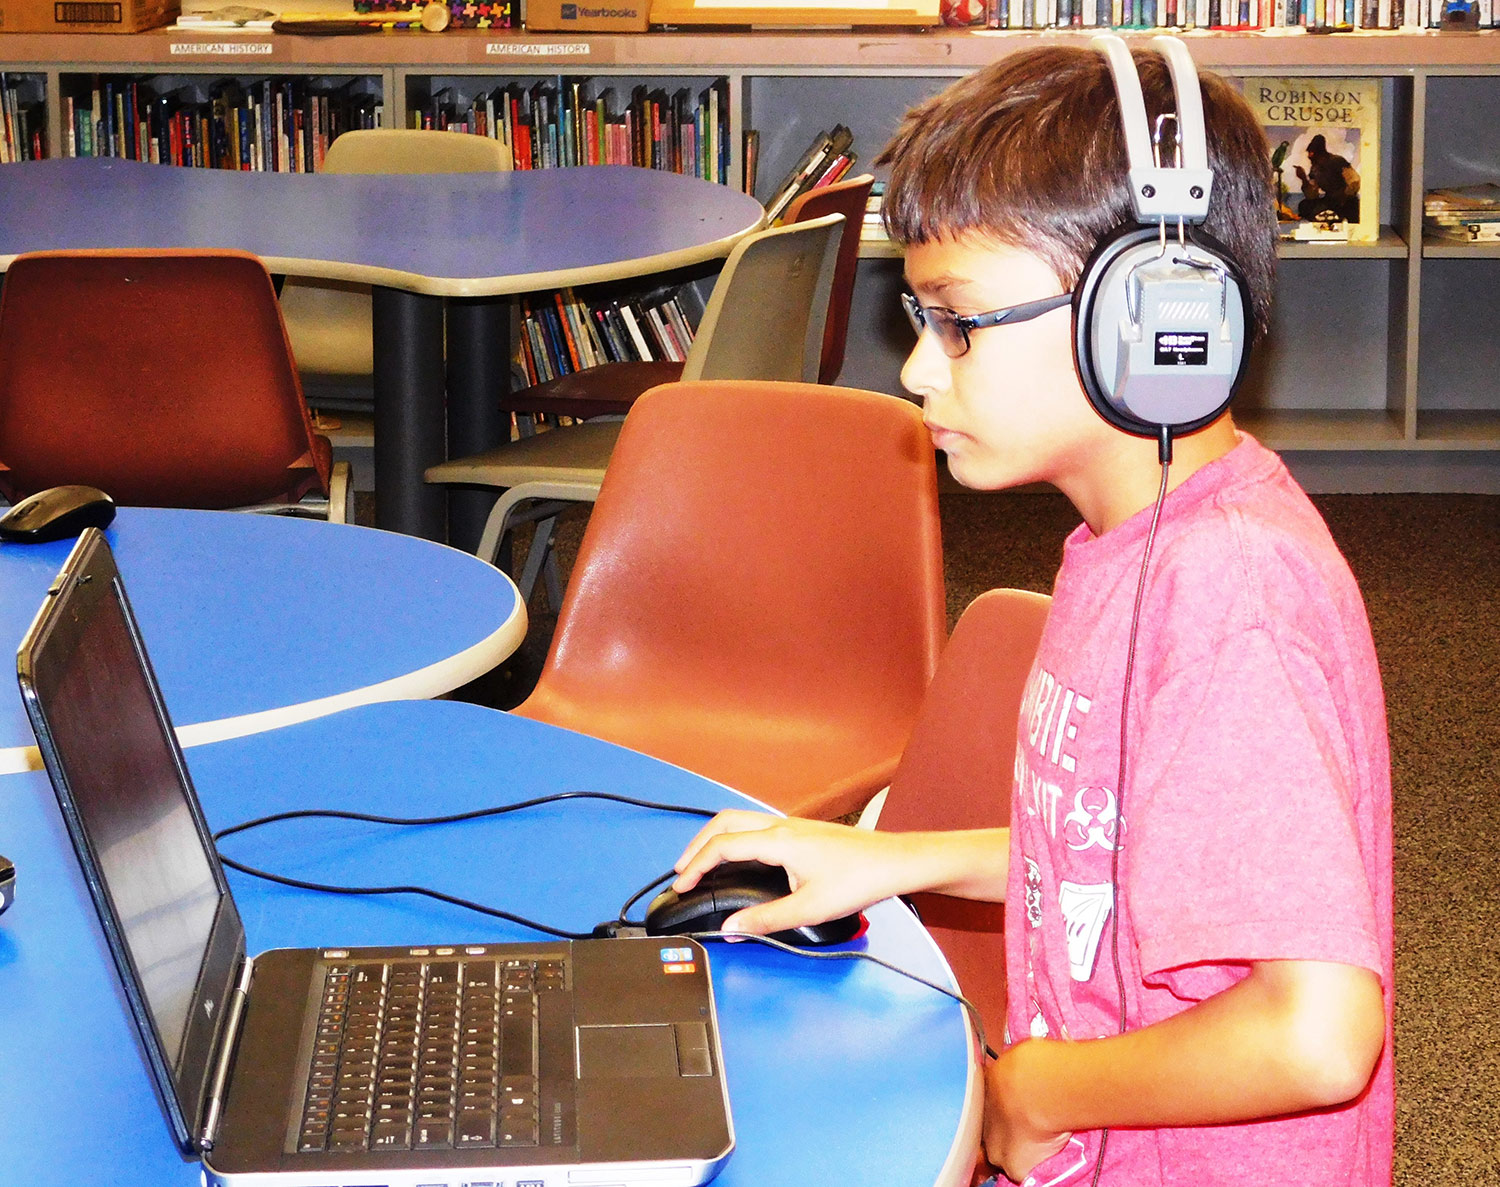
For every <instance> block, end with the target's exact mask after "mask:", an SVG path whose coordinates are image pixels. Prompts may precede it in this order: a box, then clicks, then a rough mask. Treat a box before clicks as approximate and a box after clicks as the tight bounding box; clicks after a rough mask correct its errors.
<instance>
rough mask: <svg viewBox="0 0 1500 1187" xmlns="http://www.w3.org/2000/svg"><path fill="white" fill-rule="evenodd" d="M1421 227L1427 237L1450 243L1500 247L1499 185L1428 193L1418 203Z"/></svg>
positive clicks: (1471, 186) (1491, 182) (1463, 187)
mask: <svg viewBox="0 0 1500 1187" xmlns="http://www.w3.org/2000/svg"><path fill="white" fill-rule="evenodd" d="M1422 216H1423V219H1422V221H1423V224H1424V225H1425V226H1426V228H1427V231H1428V233H1429V234H1431V235H1435V236H1437V237H1438V238H1439V239H1446V240H1450V241H1451V242H1454V243H1500V185H1497V184H1496V183H1495V182H1493V181H1485V182H1481V183H1479V184H1478V185H1461V186H1453V187H1451V188H1448V189H1438V190H1428V191H1427V195H1426V197H1425V198H1424V199H1423V201H1422Z"/></svg>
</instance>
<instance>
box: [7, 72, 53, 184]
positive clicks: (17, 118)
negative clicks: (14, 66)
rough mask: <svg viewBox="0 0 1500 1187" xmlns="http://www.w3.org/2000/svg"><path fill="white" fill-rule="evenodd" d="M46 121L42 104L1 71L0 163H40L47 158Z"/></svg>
mask: <svg viewBox="0 0 1500 1187" xmlns="http://www.w3.org/2000/svg"><path fill="white" fill-rule="evenodd" d="M46 128H47V120H46V116H45V113H44V111H43V108H42V105H41V104H40V103H37V102H32V101H29V100H27V99H25V98H24V97H23V96H22V93H21V88H20V87H19V86H17V85H15V84H14V83H12V82H9V81H8V80H7V79H6V77H5V74H4V73H3V72H0V164H5V163H6V162H8V161H39V160H41V159H42V158H43V157H45V156H46V155H47V132H46Z"/></svg>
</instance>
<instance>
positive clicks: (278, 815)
mask: <svg viewBox="0 0 1500 1187" xmlns="http://www.w3.org/2000/svg"><path fill="white" fill-rule="evenodd" d="M562 800H608V801H610V802H611V803H616V804H627V805H629V806H631V807H635V808H648V809H650V810H651V811H653V812H676V813H679V814H681V815H684V816H698V817H701V818H703V819H705V820H706V819H708V818H709V817H712V816H714V815H716V812H715V810H713V809H709V808H694V807H692V806H690V805H685V804H663V803H658V802H657V801H655V800H642V799H636V798H635V797H634V796H628V795H616V794H615V793H614V792H609V791H559V792H554V793H552V794H551V795H543V796H537V797H535V798H533V799H529V800H518V801H517V802H516V803H514V804H498V805H495V806H493V807H489V808H473V809H470V810H469V811H467V812H453V813H449V814H447V815H443V816H380V815H376V814H374V813H370V812H351V811H347V810H345V809H342V808H297V809H293V810H291V811H287V812H273V813H272V814H271V815H269V816H257V817H255V818H254V819H253V820H244V821H241V822H240V823H239V824H231V825H229V826H228V827H227V828H221V829H219V830H218V832H216V833H214V835H213V839H214V840H215V841H221V840H223V839H224V838H225V837H232V836H234V834H235V833H242V832H247V831H249V830H250V829H252V828H261V827H262V826H264V825H267V824H279V823H280V822H281V821H283V820H301V819H309V818H312V817H319V818H323V819H329V820H356V821H361V822H363V823H366V824H393V825H402V826H406V825H429V824H462V823H463V822H465V821H468V820H482V819H484V818H485V817H488V816H504V815H505V814H507V813H509V812H519V811H521V810H522V809H523V808H536V807H540V806H541V805H543V804H552V803H557V802H559V801H562Z"/></svg>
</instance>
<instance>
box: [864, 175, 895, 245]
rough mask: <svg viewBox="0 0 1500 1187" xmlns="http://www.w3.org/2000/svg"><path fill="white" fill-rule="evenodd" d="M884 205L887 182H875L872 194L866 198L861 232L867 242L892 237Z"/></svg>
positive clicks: (877, 241)
mask: <svg viewBox="0 0 1500 1187" xmlns="http://www.w3.org/2000/svg"><path fill="white" fill-rule="evenodd" d="M884 206H885V182H883V181H877V182H874V183H873V184H872V185H871V186H870V196H869V197H868V198H866V199H865V222H864V226H863V227H861V228H860V232H859V237H860V238H861V239H862V240H864V241H865V242H866V243H884V242H886V241H887V240H889V239H890V236H889V235H888V234H886V230H885V218H884V216H883V213H882V211H883V209H884Z"/></svg>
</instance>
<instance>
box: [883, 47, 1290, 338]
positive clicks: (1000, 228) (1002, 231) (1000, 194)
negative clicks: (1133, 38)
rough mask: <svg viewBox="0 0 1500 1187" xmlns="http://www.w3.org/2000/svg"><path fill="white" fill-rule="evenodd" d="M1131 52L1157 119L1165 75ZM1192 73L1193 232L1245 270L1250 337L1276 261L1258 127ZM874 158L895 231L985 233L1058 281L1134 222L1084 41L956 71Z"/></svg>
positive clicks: (1114, 118)
mask: <svg viewBox="0 0 1500 1187" xmlns="http://www.w3.org/2000/svg"><path fill="white" fill-rule="evenodd" d="M1134 57H1135V64H1136V68H1137V70H1138V71H1139V72H1140V76H1141V89H1142V91H1143V92H1144V94H1145V99H1146V115H1147V119H1148V120H1149V122H1150V124H1151V126H1152V127H1153V128H1154V127H1155V126H1156V117H1157V116H1158V115H1159V114H1160V113H1162V112H1164V111H1166V112H1170V111H1172V110H1173V109H1174V103H1173V94H1172V80H1171V76H1170V75H1169V74H1168V72H1167V65H1166V62H1165V61H1164V60H1163V59H1162V57H1161V56H1160V55H1159V54H1156V53H1152V52H1140V51H1137V52H1135V54H1134ZM1199 79H1200V82H1201V85H1202V90H1203V116H1204V123H1205V125H1206V127H1207V130H1208V160H1209V164H1210V165H1211V166H1212V167H1213V171H1214V186H1213V197H1212V200H1211V202H1210V204H1209V212H1208V221H1207V222H1206V223H1205V224H1204V229H1205V230H1206V231H1207V232H1208V233H1209V234H1210V235H1212V236H1213V237H1214V238H1215V239H1217V240H1219V242H1220V243H1222V244H1223V245H1224V246H1225V247H1226V248H1228V250H1229V253H1230V254H1231V255H1232V256H1233V257H1234V258H1235V260H1236V261H1237V262H1238V263H1239V265H1240V267H1241V268H1243V269H1244V272H1245V279H1246V280H1247V282H1248V283H1249V285H1250V293H1251V300H1252V306H1253V310H1254V321H1255V330H1254V333H1255V337H1257V338H1258V337H1260V336H1261V335H1263V334H1264V333H1265V332H1266V329H1267V328H1268V326H1269V322H1270V313H1271V290H1272V285H1273V283H1274V277H1275V270H1276V220H1275V209H1276V207H1275V196H1274V194H1273V192H1272V187H1271V161H1270V156H1269V153H1268V150H1267V145H1266V139H1265V134H1264V133H1263V132H1262V131H1261V128H1260V125H1259V124H1257V123H1256V121H1255V116H1254V114H1253V113H1252V112H1251V111H1250V108H1249V107H1248V106H1247V105H1246V103H1245V101H1244V99H1243V98H1241V96H1240V94H1239V92H1238V91H1236V90H1235V89H1234V87H1233V86H1231V85H1230V84H1229V83H1227V82H1225V81H1224V80H1223V79H1222V78H1220V77H1218V76H1217V75H1215V74H1208V73H1201V74H1200V75H1199ZM1168 127H1169V128H1170V127H1171V125H1170V124H1169V125H1168ZM1170 150H1171V145H1170V143H1168V145H1167V146H1166V149H1165V153H1164V155H1165V156H1166V157H1167V159H1170ZM877 164H882V165H890V166H892V169H891V179H890V182H889V183H888V184H887V186H886V190H885V202H884V208H883V210H884V218H885V223H886V227H887V229H888V231H889V233H890V236H891V238H892V239H894V240H896V241H897V242H899V243H927V242H930V241H932V240H935V239H945V238H947V239H951V238H957V237H959V236H962V235H980V236H984V237H986V238H989V239H992V240H995V241H997V242H1000V243H1004V244H1008V245H1010V246H1012V247H1019V248H1023V249H1025V250H1027V251H1031V252H1033V253H1035V254H1036V255H1038V256H1040V257H1041V258H1042V259H1044V260H1046V261H1047V262H1048V263H1049V264H1050V265H1051V266H1052V270H1053V271H1054V272H1056V273H1057V275H1058V278H1059V279H1060V280H1061V281H1062V282H1063V283H1064V284H1066V285H1068V286H1069V287H1071V286H1072V285H1073V284H1074V283H1075V282H1076V281H1077V279H1078V275H1079V273H1080V272H1081V271H1082V270H1083V265H1084V262H1085V261H1086V260H1087V259H1088V257H1089V253H1090V252H1092V251H1093V249H1094V246H1095V244H1097V243H1098V242H1099V240H1100V239H1102V238H1103V237H1104V236H1105V235H1107V234H1108V233H1109V232H1110V231H1112V230H1113V229H1114V228H1115V227H1117V226H1119V225H1120V224H1121V223H1127V222H1128V223H1133V222H1134V221H1135V217H1134V214H1133V213H1132V211H1131V206H1130V192H1129V184H1128V181H1127V178H1126V168H1127V162H1126V156H1125V139H1124V134H1123V133H1122V131H1121V129H1120V104H1119V100H1118V98H1117V96H1116V94H1115V84H1114V80H1113V78H1112V77H1111V76H1110V72H1109V63H1108V62H1107V61H1106V60H1105V57H1104V55H1103V54H1102V53H1100V52H1099V51H1097V50H1093V49H1083V48H1075V47H1062V46H1056V47H1041V48H1038V49H1035V50H1026V51H1022V52H1020V53H1016V54H1012V55H1009V56H1007V57H1005V58H1002V59H1001V60H1000V61H998V62H995V63H993V64H992V65H990V66H987V67H985V68H984V69H982V70H979V71H976V72H975V73H973V74H970V75H968V76H966V77H964V78H962V79H960V80H959V81H958V82H956V83H954V84H953V85H952V86H950V87H948V88H947V89H946V90H944V91H943V92H941V93H940V94H938V95H934V96H933V97H932V98H930V99H928V100H926V101H925V102H923V103H920V104H918V105H917V106H916V107H914V108H912V109H911V111H909V112H908V113H907V114H906V118H905V119H904V120H903V121H902V123H901V127H900V128H899V129H898V130H897V132H896V135H895V136H894V137H893V138H892V140H891V142H890V144H888V145H887V146H886V147H885V149H884V151H882V152H881V154H880V157H879V159H878V161H877Z"/></svg>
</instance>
